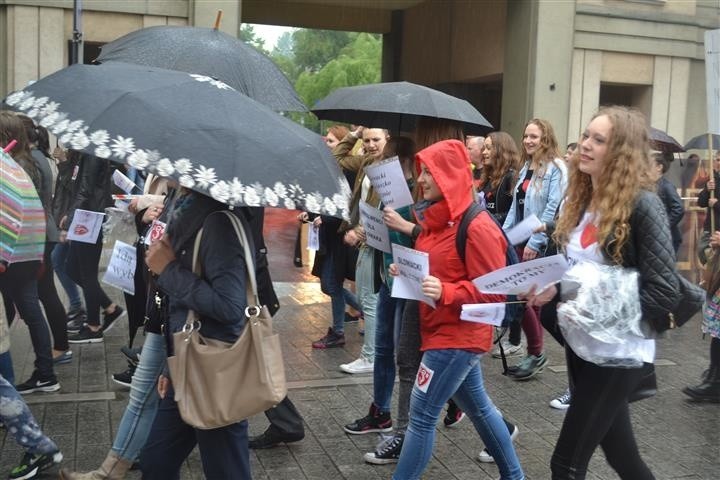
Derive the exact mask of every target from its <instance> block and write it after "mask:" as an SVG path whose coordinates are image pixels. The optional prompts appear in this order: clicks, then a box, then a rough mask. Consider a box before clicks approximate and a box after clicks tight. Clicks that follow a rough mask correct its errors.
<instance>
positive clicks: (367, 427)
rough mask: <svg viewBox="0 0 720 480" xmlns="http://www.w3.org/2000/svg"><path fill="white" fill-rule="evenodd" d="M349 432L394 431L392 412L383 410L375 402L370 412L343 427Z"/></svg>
mask: <svg viewBox="0 0 720 480" xmlns="http://www.w3.org/2000/svg"><path fill="white" fill-rule="evenodd" d="M343 430H345V431H346V432H347V433H351V434H353V435H364V434H366V433H387V432H392V420H391V419H390V412H381V411H379V410H378V407H377V406H375V404H374V403H373V404H372V405H370V412H368V414H367V415H365V416H364V417H362V418H358V419H357V420H355V421H354V422H353V423H350V424H348V425H345V426H344V427H343Z"/></svg>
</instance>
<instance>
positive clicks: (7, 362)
mask: <svg viewBox="0 0 720 480" xmlns="http://www.w3.org/2000/svg"><path fill="white" fill-rule="evenodd" d="M0 375H1V376H3V377H5V380H7V381H8V383H9V384H10V385H15V370H14V369H13V364H12V356H11V355H10V350H8V351H7V352H5V353H0Z"/></svg>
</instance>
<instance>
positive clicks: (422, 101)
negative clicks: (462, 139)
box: [312, 82, 493, 135]
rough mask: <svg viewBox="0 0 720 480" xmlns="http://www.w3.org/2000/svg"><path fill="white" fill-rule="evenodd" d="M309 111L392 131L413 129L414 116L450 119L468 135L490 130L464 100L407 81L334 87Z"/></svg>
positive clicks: (326, 116) (323, 118) (322, 115)
mask: <svg viewBox="0 0 720 480" xmlns="http://www.w3.org/2000/svg"><path fill="white" fill-rule="evenodd" d="M312 112H313V113H314V114H315V115H317V117H318V118H320V119H322V120H335V121H338V122H345V123H354V124H357V125H365V126H367V127H372V128H387V129H388V130H390V131H393V132H410V131H413V130H415V123H416V121H417V119H418V117H429V118H439V119H445V120H454V121H456V122H460V123H462V124H463V126H464V128H465V131H466V132H467V133H471V134H478V135H483V134H485V133H487V132H489V131H491V130H492V129H493V126H492V125H491V124H490V122H488V121H487V120H486V119H485V117H483V116H482V114H481V113H480V112H478V111H477V109H475V107H473V106H472V105H470V103H468V102H467V101H466V100H462V99H460V98H457V97H453V96H452V95H448V94H446V93H443V92H440V91H438V90H433V89H432V88H429V87H425V86H422V85H416V84H414V83H409V82H390V83H375V84H371V85H359V86H356V87H345V88H338V89H337V90H335V91H334V92H333V93H331V94H330V95H328V96H327V97H325V98H324V99H322V100H320V101H319V102H317V103H316V104H315V106H314V107H313V108H312Z"/></svg>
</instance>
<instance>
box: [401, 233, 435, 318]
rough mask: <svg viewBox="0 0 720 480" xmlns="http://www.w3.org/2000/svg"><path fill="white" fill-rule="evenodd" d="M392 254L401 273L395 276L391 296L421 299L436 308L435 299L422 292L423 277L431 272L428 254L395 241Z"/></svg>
mask: <svg viewBox="0 0 720 480" xmlns="http://www.w3.org/2000/svg"><path fill="white" fill-rule="evenodd" d="M392 254H393V263H394V264H395V265H397V267H398V272H399V275H398V276H397V277H394V278H393V286H392V292H391V296H392V297H395V298H407V299H409V300H420V301H421V302H425V303H427V304H428V305H430V306H431V307H433V308H435V301H434V300H432V299H431V298H428V297H426V296H425V295H423V293H422V281H423V278H425V277H427V276H428V275H429V274H430V259H429V258H430V257H429V256H428V254H427V253H425V252H421V251H419V250H413V249H412V248H407V247H403V246H402V245H398V244H395V243H393V244H392Z"/></svg>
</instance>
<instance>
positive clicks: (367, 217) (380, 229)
mask: <svg viewBox="0 0 720 480" xmlns="http://www.w3.org/2000/svg"><path fill="white" fill-rule="evenodd" d="M360 223H361V224H362V226H363V228H364V229H365V243H367V244H368V245H370V246H371V247H373V248H377V249H378V250H382V251H383V252H386V253H390V252H391V251H392V250H391V249H390V231H389V230H388V227H387V226H386V225H385V222H383V212H382V211H380V210H378V209H377V208H373V207H371V206H370V205H368V204H367V203H366V202H363V201H360Z"/></svg>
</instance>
